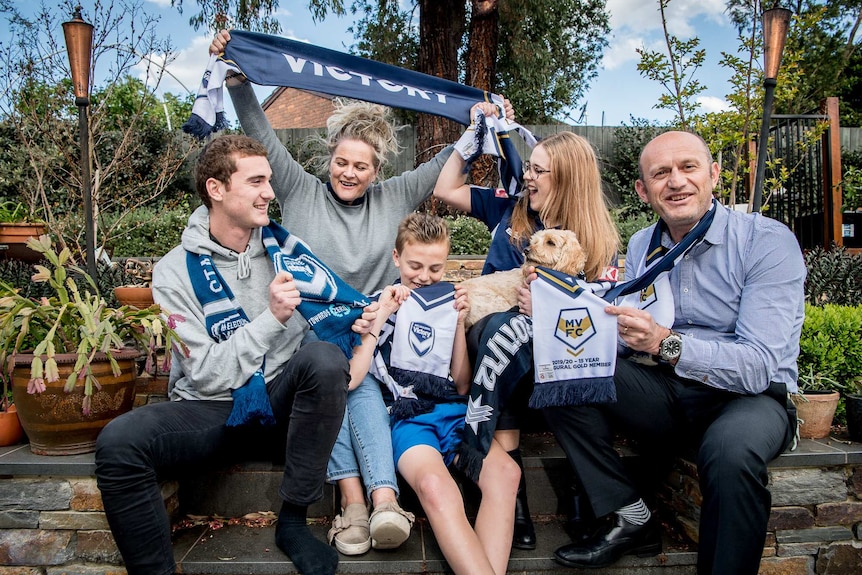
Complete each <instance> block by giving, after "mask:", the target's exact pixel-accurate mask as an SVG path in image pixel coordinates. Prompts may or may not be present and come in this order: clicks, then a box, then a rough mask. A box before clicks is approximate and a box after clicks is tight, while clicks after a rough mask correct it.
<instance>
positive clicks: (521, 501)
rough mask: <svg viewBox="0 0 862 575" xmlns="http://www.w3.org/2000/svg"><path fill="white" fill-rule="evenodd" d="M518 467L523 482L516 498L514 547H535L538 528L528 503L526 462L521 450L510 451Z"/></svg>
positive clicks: (519, 486)
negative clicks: (531, 515) (522, 457)
mask: <svg viewBox="0 0 862 575" xmlns="http://www.w3.org/2000/svg"><path fill="white" fill-rule="evenodd" d="M509 455H510V456H511V457H512V459H514V460H515V463H517V464H518V467H520V468H521V483H520V484H519V485H518V498H517V499H516V500H515V531H514V533H513V534H512V547H514V548H515V549H535V548H536V530H535V529H534V528H533V519H532V518H531V517H530V507H529V505H527V480H526V473H524V462H523V461H522V460H521V450H520V449H513V450H512V451H510V452H509Z"/></svg>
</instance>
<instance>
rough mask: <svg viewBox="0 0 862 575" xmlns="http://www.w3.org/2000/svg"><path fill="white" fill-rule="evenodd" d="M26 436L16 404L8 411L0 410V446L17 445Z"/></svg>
mask: <svg viewBox="0 0 862 575" xmlns="http://www.w3.org/2000/svg"><path fill="white" fill-rule="evenodd" d="M22 437H24V429H23V428H22V427H21V421H20V420H19V419H18V409H17V408H16V407H15V404H14V403H13V404H12V405H10V406H9V409H7V410H6V411H0V447H2V446H6V445H15V444H16V443H18V442H19V441H21V438H22Z"/></svg>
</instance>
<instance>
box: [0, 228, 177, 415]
mask: <svg viewBox="0 0 862 575" xmlns="http://www.w3.org/2000/svg"><path fill="white" fill-rule="evenodd" d="M27 245H28V247H29V248H30V249H32V250H34V251H37V252H39V253H41V254H42V255H43V257H44V259H45V260H46V261H45V262H44V264H45V265H37V266H36V267H35V269H36V273H35V274H34V275H33V278H32V279H33V281H34V282H36V283H44V284H47V285H48V286H50V288H51V290H50V291H51V295H50V296H47V297H41V298H39V299H35V298H28V297H24V296H22V295H21V294H20V293H18V292H17V291H16V290H15V288H14V287H12V286H11V285H8V284H5V283H0V365H3V366H4V368H5V366H6V363H7V359H8V358H10V357H12V356H15V355H17V354H19V353H28V352H30V353H33V355H34V356H36V357H34V359H33V361H32V363H31V367H30V380H29V382H28V384H27V391H28V392H29V393H40V392H42V391H44V390H45V383H46V382H54V381H57V380H58V379H59V371H58V368H57V361H56V354H58V353H74V354H77V356H78V358H77V361H76V363H75V367H74V369H73V370H72V373H71V374H70V375H69V377H68V378H67V380H66V384H65V390H66V391H67V392H71V391H72V390H73V389H74V388H75V387H76V386H77V385H81V384H83V386H84V401H83V413H84V415H89V413H90V398H91V396H92V395H93V388H94V386H98V385H99V384H98V381H97V380H96V378H95V377H94V376H93V374H92V370H91V368H90V364H91V362H92V361H93V358H94V357H95V355H96V354H97V353H104V354H106V355H107V356H108V359H109V361H110V362H111V365H112V368H113V371H114V374H115V375H119V366H118V365H117V362H116V360H115V359H114V356H113V354H114V353H115V352H116V351H117V350H121V349H123V348H125V347H126V346H127V344H131V345H133V346H134V347H137V348H138V349H140V350H142V351H145V352H146V353H147V355H148V363H149V362H151V361H152V360H153V359H154V358H155V354H156V351H157V349H158V348H162V347H165V348H167V349H172V348H173V347H174V346H176V349H178V350H179V349H183V350H184V351H185V353H187V352H188V351H187V349H184V347H185V346H184V344H182V342H181V340H180V339H179V336H178V335H177V334H176V332H175V331H174V330H173V326H174V325H175V323H176V322H177V321H181V320H182V318H177V317H174V316H171V317H168V313H169V312H167V311H166V310H163V309H162V308H161V307H160V306H159V305H155V304H154V305H153V306H152V307H149V308H147V309H141V310H139V309H137V308H132V307H128V306H123V307H120V308H111V307H109V306H108V305H107V303H106V302H105V300H104V299H103V298H102V297H100V296H99V295H98V292H97V291H96V284H95V282H94V280H93V279H92V278H91V277H90V276H89V275H87V273H86V272H85V271H84V270H83V269H81V268H80V267H78V266H76V265H74V264H73V263H72V260H71V257H72V254H71V252H70V251H69V249H68V248H66V249H63V250H62V251H61V252H60V253H57V252H56V251H55V250H54V247H53V245H52V244H51V241H50V239H49V238H48V237H47V236H42V237H41V238H40V239H39V240H36V239H32V238H31V239H30V240H29V241H28V242H27ZM82 286H83V287H82ZM170 355H171V354H170V353H168V354H167V357H168V358H169V357H170Z"/></svg>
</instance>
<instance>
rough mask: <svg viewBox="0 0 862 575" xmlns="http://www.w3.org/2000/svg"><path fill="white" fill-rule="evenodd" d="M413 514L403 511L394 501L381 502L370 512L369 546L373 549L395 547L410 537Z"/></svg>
mask: <svg viewBox="0 0 862 575" xmlns="http://www.w3.org/2000/svg"><path fill="white" fill-rule="evenodd" d="M414 519H415V516H414V515H413V514H412V513H410V512H409V511H404V510H403V509H401V506H399V505H398V503H397V502H395V501H387V502H386V503H381V504H380V505H378V506H377V507H375V508H374V512H373V513H372V514H371V521H370V526H371V527H370V531H371V546H372V547H374V548H375V549H395V548H396V547H399V546H400V545H401V544H402V543H404V542H405V541H407V539H408V538H409V537H410V528H411V527H412V526H413V521H414Z"/></svg>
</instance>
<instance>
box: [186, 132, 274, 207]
mask: <svg viewBox="0 0 862 575" xmlns="http://www.w3.org/2000/svg"><path fill="white" fill-rule="evenodd" d="M251 156H262V157H264V158H265V157H267V154H266V147H265V146H264V145H263V144H261V143H260V142H258V141H257V140H255V139H254V138H250V137H248V136H241V135H226V136H219V137H218V138H215V139H213V140H211V141H210V142H209V143H208V144H207V145H206V146H204V148H203V149H202V150H201V153H200V155H199V156H198V161H197V166H196V167H195V189H196V190H197V192H198V196H200V199H201V201H202V202H203V204H204V205H205V206H206V207H207V208H211V207H212V200H210V196H209V193H208V192H207V180H209V179H210V178H215V179H216V180H218V181H220V182H222V183H223V184H225V185H226V186H229V185H230V177H231V175H232V174H233V173H234V172H235V171H236V159H237V158H247V157H251Z"/></svg>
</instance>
